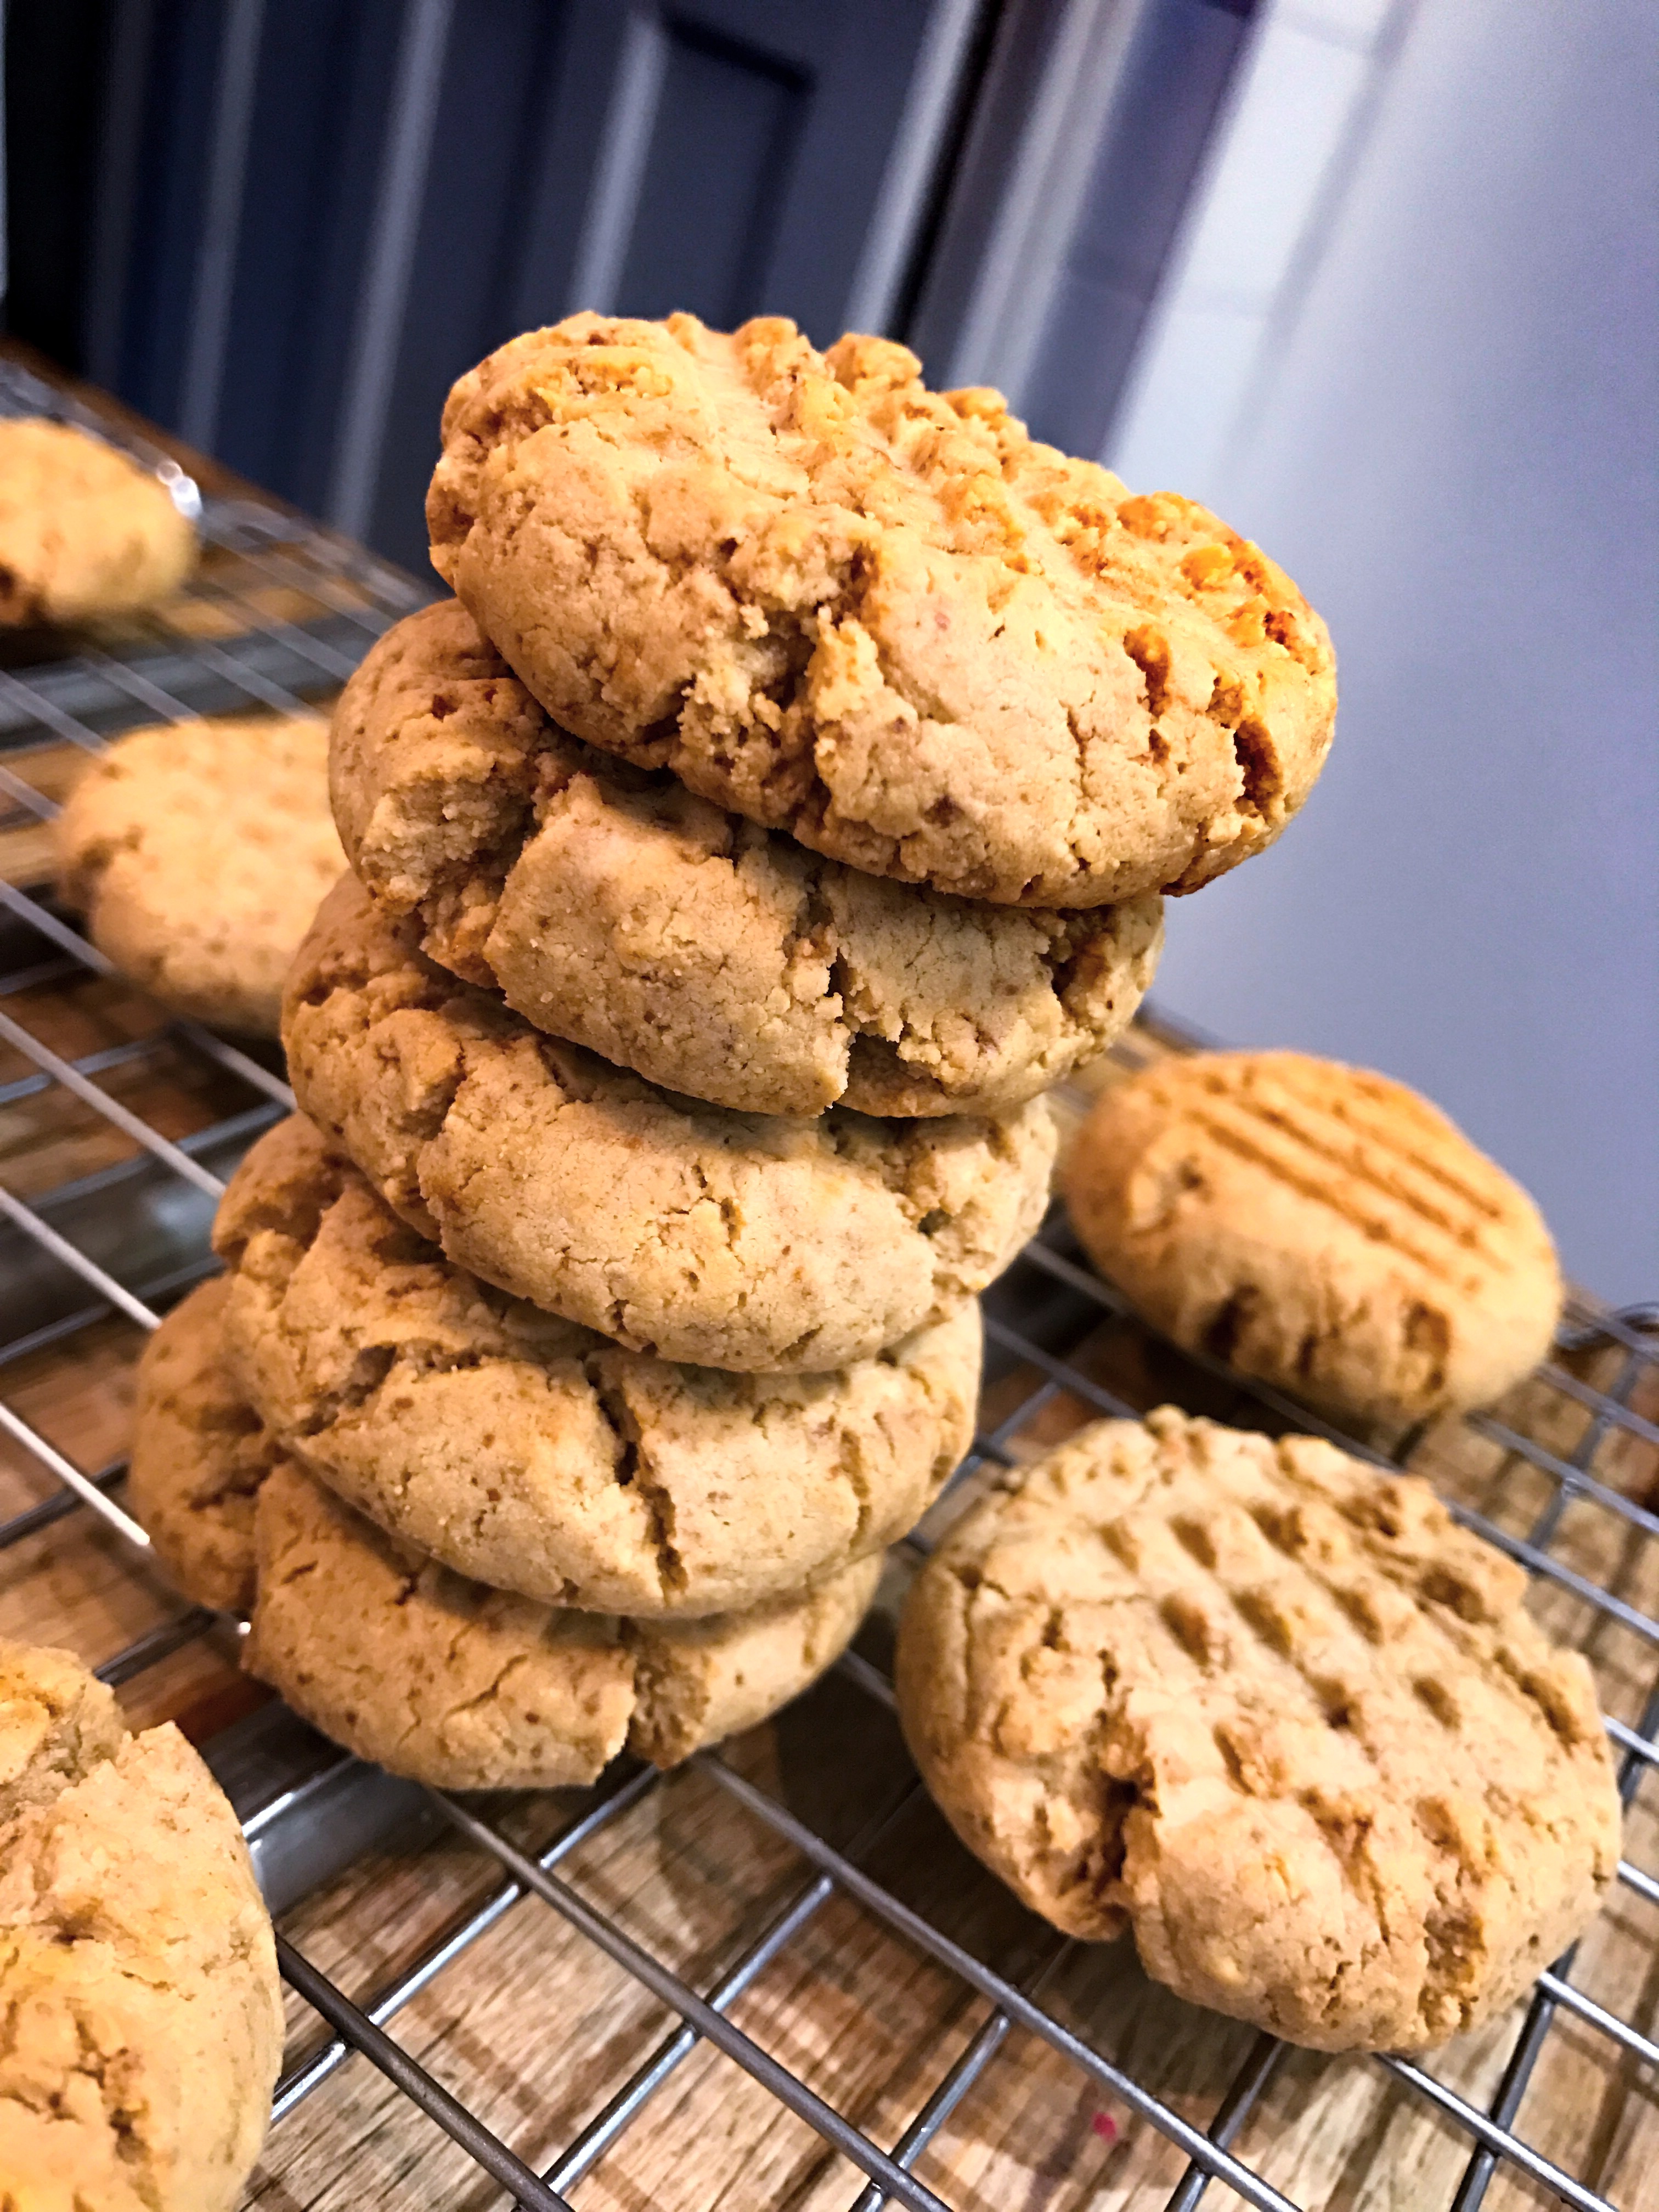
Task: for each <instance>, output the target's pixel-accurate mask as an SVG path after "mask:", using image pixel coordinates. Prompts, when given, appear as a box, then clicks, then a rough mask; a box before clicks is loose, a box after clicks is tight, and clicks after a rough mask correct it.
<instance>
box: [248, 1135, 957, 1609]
mask: <svg viewBox="0 0 1659 2212" xmlns="http://www.w3.org/2000/svg"><path fill="white" fill-rule="evenodd" d="M214 1237H215V1243H216V1246H217V1248H218V1249H219V1250H220V1251H221V1253H222V1254H223V1255H224V1256H225V1258H226V1259H227V1260H228V1261H229V1262H230V1264H231V1266H232V1267H233V1268H234V1271H235V1274H234V1282H233V1284H232V1287H231V1293H230V1297H229V1301H228V1304H227V1307H226V1312H225V1331H226V1342H227V1346H228V1352H229V1355H230V1364H231V1368H232V1371H233V1373H234V1376H235V1378H236V1382H237V1383H238V1386H239V1387H240V1389H242V1390H243V1391H244V1393H245V1394H246V1397H247V1398H248V1400H249V1401H250V1402H251V1403H252V1405H253V1407H255V1408H256V1410H257V1411H258V1413H259V1414H260V1415H261V1416H262V1418H263V1419H264V1420H265V1422H266V1423H267V1424H268V1425H269V1426H270V1428H271V1429H272V1430H273V1431H274V1432H275V1433H276V1437H277V1438H278V1439H279V1441H280V1442H281V1443H283V1445H284V1447H286V1448H287V1449H289V1450H290V1451H292V1452H293V1453H295V1455H297V1456H298V1457H300V1458H301V1459H302V1460H303V1461H304V1462H305V1463H306V1465H307V1467H308V1468H310V1469H311V1470H312V1471H313V1473H315V1474H318V1475H319V1476H320V1477H321V1478H322V1479H323V1480H325V1482H326V1483H327V1484H328V1485H329V1486H330V1487H331V1489H333V1490H335V1491H337V1492H338V1493H339V1494H340V1495H341V1496H342V1497H343V1498H346V1499H347V1500H348V1501H349V1503H350V1504H354V1505H356V1506H357V1507H358V1508H359V1509H360V1510H362V1512H364V1513H367V1514H368V1516H369V1517H370V1518H371V1519H372V1520H374V1521H376V1522H379V1523H380V1526H381V1527H382V1528H385V1529H386V1531H387V1532H388V1534H392V1535H394V1536H397V1537H399V1538H401V1539H402V1540H404V1541H406V1542H408V1543H410V1544H412V1545H413V1546H415V1547H416V1549H417V1550H420V1551H422V1552H425V1553H429V1554H430V1555H431V1556H432V1557H433V1558H435V1559H438V1560H440V1561H441V1562H442V1564H443V1565H446V1566H449V1567H453V1569H454V1570H455V1571H456V1572H457V1573H458V1574H463V1575H466V1576H468V1577H471V1579H472V1580H473V1581H476V1582H482V1583H489V1584H490V1585H491V1586H492V1587H493V1588H495V1589H510V1590H516V1591H518V1592H519V1593H520V1595H524V1596H526V1597H533V1598H538V1599H540V1600H541V1601H542V1602H543V1603H544V1604H548V1605H560V1606H575V1607H580V1608H581V1609H582V1610H584V1611H588V1612H593V1613H627V1614H629V1615H634V1616H638V1617H641V1618H647V1619H648V1618H653V1617H659V1616H662V1615H665V1614H670V1613H671V1614H677V1615H680V1614H684V1615H690V1614H700V1613H732V1612H737V1611H740V1610H742V1609H744V1608H746V1607H751V1606H757V1605H763V1604H766V1603H769V1601H772V1600H774V1599H776V1598H780V1597H786V1596H788V1595H791V1594H793V1593H797V1592H799V1591H801V1590H803V1589H817V1588H818V1587H820V1586H821V1585H822V1584H823V1583H825V1582H827V1581H828V1580H829V1578H830V1577H833V1576H834V1575H836V1573H838V1572H839V1571H840V1570H841V1569H842V1568H843V1567H844V1566H846V1565H849V1564H850V1563H851V1562H852V1561H853V1560H854V1559H868V1558H870V1557H872V1555H873V1554H874V1553H878V1552H879V1551H881V1550H883V1549H884V1547H886V1546H887V1545H888V1544H890V1543H892V1542H894V1541H896V1539H897V1538H898V1537H899V1536H901V1535H902V1534H904V1533H905V1532H906V1531H907V1530H908V1529H909V1528H913V1527H914V1526H915V1522H917V1521H918V1520H919V1519H920V1517H921V1514H922V1513H923V1511H924V1510H926V1508H927V1505H928V1504H929V1503H930V1501H931V1500H932V1499H933V1497H934V1496H935V1495H936V1494H937V1493H938V1492H939V1488H940V1486H942V1485H943V1483H944V1482H945V1479H946V1477H947V1476H948V1475H949V1474H950V1473H951V1469H952V1468H953V1467H954V1466H955V1465H956V1463H957V1461H958V1459H960V1457H961V1456H962V1454H963V1452H964V1451H965V1450H966V1449H967V1447H968V1444H969V1440H970V1438H971V1436H972V1432H973V1419H974V1407H975V1397H976V1394H977V1390H978V1384H979V1360H980V1324H979V1315H978V1310H977V1309H976V1308H975V1306H974V1305H972V1304H964V1305H963V1306H961V1307H959V1308H958V1309H957V1310H956V1312H954V1313H953V1314H952V1315H951V1316H950V1317H949V1318H948V1319H947V1320H945V1321H944V1322H939V1324H937V1325H936V1326H935V1327H933V1328H927V1329H923V1330H920V1331H918V1332H917V1334H915V1335H914V1336H911V1337H908V1338H907V1339H906V1340H905V1341H904V1342H903V1343H902V1344H900V1345H897V1346H894V1347H893V1348H892V1349H891V1350H890V1351H889V1352H884V1353H882V1354H880V1355H879V1356H878V1357H877V1358H871V1359H866V1360H861V1361H859V1362H857V1363H856V1364H854V1365H851V1366H849V1367H848V1368H845V1369H843V1370H842V1371H840V1372H839V1373H836V1374H833V1375H756V1376H744V1375H731V1374H726V1373H724V1372H723V1371H721V1370H718V1369H714V1368H697V1367H685V1366H676V1365H673V1364H670V1363H669V1362H667V1361H665V1360H661V1359H651V1358H642V1357H641V1355H640V1354H638V1353H636V1352H624V1351H623V1350H621V1349H620V1348H619V1347H618V1346H616V1345H613V1344H611V1343H608V1342H606V1341H605V1340H604V1339H603V1338H601V1337H597V1336H594V1335H593V1334H591V1333H590V1332H589V1331H587V1330H586V1329H583V1328H577V1327H575V1326H574V1324H572V1323H571V1322H564V1321H560V1320H557V1319H556V1318H555V1317H554V1316H551V1315H550V1314H546V1313H544V1312H542V1311H541V1310H539V1309H538V1308H537V1307H535V1306H532V1305H530V1304H526V1302H525V1301H524V1300H522V1299H519V1298H513V1297H508V1296H507V1295H506V1293H504V1292H502V1291H497V1290H495V1289H493V1288H492V1287H491V1286H490V1285H488V1284H485V1283H483V1282H480V1281H479V1280H478V1279H477V1278H476V1277H474V1276H471V1275H469V1274H467V1273H465V1272H464V1271H463V1270H462V1269H461V1268H459V1267H455V1266H453V1265H452V1264H451V1263H450V1262H449V1261H447V1260H446V1259H445V1258H444V1256H443V1255H442V1254H441V1252H440V1251H439V1250H438V1249H436V1247H435V1246H434V1245H432V1244H429V1243H426V1242H425V1240H424V1239H422V1237H418V1236H417V1235H416V1233H415V1231H412V1230H411V1229H410V1228H408V1227H407V1226H406V1225H404V1223H403V1222H401V1221H399V1220H398V1218H397V1217H396V1215H394V1214H392V1213H390V1212H387V1210H386V1207H385V1206H383V1205H382V1204H381V1203H380V1200H379V1199H378V1198H377V1197H376V1196H375V1195H374V1192H373V1191H372V1190H371V1189H370V1188H369V1187H368V1184H367V1183H366V1182H364V1180H363V1179H362V1176H360V1175H358V1174H357V1172H356V1170H355V1169H353V1168H351V1167H350V1166H349V1164H347V1163H346V1162H345V1160H344V1159H343V1158H341V1157H340V1156H339V1155H337V1154H335V1153H332V1152H331V1151H330V1150H329V1148H328V1146H326V1145H325V1142H324V1140H323V1139H322V1138H321V1137H320V1135H319V1133H318V1132H317V1131H316V1130H315V1129H313V1127H311V1125H310V1124H309V1123H308V1122H307V1121H303V1120H301V1119H300V1118H299V1117H298V1116H296V1117H295V1119H294V1120H293V1121H285V1122H283V1123H281V1124H279V1126H278V1127H276V1128H275V1129H273V1130H272V1131H271V1132H270V1133H269V1134H268V1135H266V1136H264V1137H263V1138H261V1139H260V1140H259V1142H258V1144H257V1145H256V1146H254V1147H253V1150H252V1152H250V1153H249V1154H248V1156H247V1158H246V1160H245V1161H244V1162H243V1164H242V1165H241V1167H240V1169H239V1170H237V1173H236V1175H235V1176H234V1179H233V1180H232V1182H231V1185H230V1188H229V1189H228V1191H227V1192H226V1194H225V1196H224V1199H223V1200H222V1202H221V1205H220V1208H219V1217H218V1220H217V1223H216V1227H215V1231H214Z"/></svg>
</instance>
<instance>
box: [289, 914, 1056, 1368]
mask: <svg viewBox="0 0 1659 2212" xmlns="http://www.w3.org/2000/svg"><path fill="white" fill-rule="evenodd" d="M418 935H419V926H418V924H417V923H416V922H415V921H413V920H409V921H402V922H398V921H394V920H393V919H392V918H391V917H390V916H389V915H386V913H385V912H384V910H383V909H381V908H379V907H378V906H377V905H376V904H375V903H374V902H373V901H372V900H371V899H370V898H369V897H368V894H367V893H366V892H365V891H364V890H363V889H362V886H361V885H360V884H358V883H357V881H356V878H354V877H349V876H348V877H346V878H343V880H342V882H341V883H340V884H339V886H338V887H337V890H334V891H332V892H331V894H330V896H329V897H328V899H327V900H326V901H325V903H324V905H323V907H322V908H321V910H320V911H319V915H318V916H317V920H316V922H315V924H314V926H313V928H312V930H311V932H310V933H309V935H308V936H307V939H306V941H305V943H304V945H302V946H301V950H300V951H299V954H298V956H297V957H296V958H295V963H294V967H293V969H292V972H291V974H290V975H289V986H288V992H287V995H286V998H285V1000H284V1006H283V1042H284V1044H285V1045H286V1047H287V1048H288V1060H289V1078H290V1079H291V1080H292V1082H293V1085H294V1089H295V1097H297V1098H298V1100H299V1102H300V1106H301V1110H302V1111H303V1112H305V1113H306V1114H307V1115H310V1117H311V1119H312V1120H313V1121H315V1122H317V1123H318V1125H319V1127H322V1128H323V1129H325V1131H327V1133H329V1134H330V1135H331V1137H332V1138H334V1139H336V1140H337V1142H338V1143H339V1144H340V1145H341V1146H342V1147H343V1149H344V1150H345V1151H346V1152H348V1153H349V1155H350V1157H351V1158H353V1159H354V1160H355V1161H356V1164H357V1165H358V1166H359V1167H360V1168H361V1169H362V1171H363V1173H364V1174H365V1175H366V1176H368V1178H369V1180H370V1182H373V1184H374V1187H375V1188H376V1189H377V1190H378V1191H379V1192H380V1195H381V1196H382V1197H383V1198H384V1199H385V1200H386V1202H387V1204H388V1205H389V1206H392V1208H393V1209H394V1210H395V1211H396V1212H398V1213H399V1214H401V1215H402V1217H403V1218H404V1220H406V1221H407V1222H409V1223H410V1225H411V1226H412V1227H414V1228H416V1229H418V1230H419V1231H421V1233H422V1236H425V1237H432V1238H434V1239H435V1241H436V1242H437V1243H441V1245H442V1246H443V1249H444V1250H445V1252H446V1253H447V1255H449V1257H450V1258H451V1259H452V1260H453V1261H456V1262H457V1264H458V1265H459V1266H461V1267H466V1268H469V1269H470V1270H471V1272H472V1273H475V1274H478V1275H482V1276H483V1277H484V1278H485V1279H486V1280H488V1281H489V1282H492V1283H495V1284H498V1285H501V1287H502V1288H503V1289H506V1290H509V1291H513V1293H514V1294H515V1295H516V1296H517V1297H526V1298H529V1299H531V1300H532V1301H533V1302H534V1303H535V1304H537V1305H539V1306H543V1307H545V1308H546V1309H547V1310H548V1311H549V1312H550V1313H558V1314H562V1315H563V1316H565V1317H566V1318H567V1319H568V1320H570V1321H574V1322H580V1323H581V1324H582V1325H583V1326H584V1327H585V1328H593V1329H597V1330H599V1332H600V1333H601V1334H605V1335H606V1336H610V1337H613V1338H614V1339H615V1340H617V1342H618V1343H619V1344H625V1345H627V1346H629V1348H630V1349H631V1350H634V1351H639V1352H656V1353H659V1355H660V1356H661V1357H662V1358H665V1359H683V1360H693V1361H696V1362H698V1363H700V1364H705V1365H708V1366H712V1367H729V1368H732V1369H734V1370H739V1371H744V1372H747V1371H752V1370H767V1371H771V1370H780V1369H799V1370H810V1371H813V1372H823V1371H828V1370H830V1369H833V1368H838V1367H842V1366H844V1365H846V1364H847V1363H848V1361H849V1360H856V1359H864V1358H868V1357H869V1356H870V1355H871V1354H872V1353H873V1352H878V1351H880V1350H881V1348H882V1347H883V1346H884V1345H889V1344H896V1342H898V1340H900V1339H901V1338H902V1337H904V1336H908V1334H910V1333H911V1331H912V1330H914V1329H917V1328H924V1327H926V1326H927V1325H928V1324H930V1323H931V1322H935V1321H937V1320H939V1318H940V1316H942V1315H944V1314H945V1313H946V1312H948V1311H949V1310H951V1308H953V1307H955V1306H957V1305H960V1304H961V1303H962V1301H963V1299H964V1298H965V1297H969V1296H971V1294H972V1293H973V1292H974V1291H977V1290H979V1289H981V1287H982V1286H983V1285H985V1284H986V1283H987V1282H988V1281H989V1280H990V1279H991V1278H992V1277H993V1276H994V1275H995V1274H996V1273H998V1272H999V1271H1000V1269H1001V1268H1002V1267H1005V1266H1006V1264H1007V1262H1008V1261H1009V1260H1011V1259H1012V1256H1013V1255H1014V1253H1015V1252H1016V1251H1018V1249H1019V1247H1020V1245H1021V1244H1023V1243H1024V1241H1025V1239H1026V1238H1027V1237H1029V1236H1030V1234H1031V1232H1032V1231H1033V1230H1034V1229H1035V1228H1036V1225H1037V1224H1038V1222H1039V1221H1040V1220H1041V1219H1042V1211H1043V1207H1044V1205H1045V1203H1046V1200H1047V1197H1048V1172H1049V1165H1050V1163H1051V1161H1052V1159H1053V1157H1054V1123H1053V1120H1052V1117H1051V1116H1050V1115H1049V1112H1048V1106H1047V1105H1046V1103H1044V1102H1043V1101H1042V1099H1033V1100H1032V1101H1031V1102H1030V1103H1029V1104H1027V1105H1024V1106H1021V1107H1018V1108H1016V1109H1013V1110H1012V1112H1010V1113H1008V1114H1006V1115H1001V1116H999V1117H997V1118H994V1119H970V1118H969V1117H967V1116H965V1115H951V1116H950V1117H948V1118H946V1119H944V1120H939V1121H871V1120H867V1119H866V1117H865V1116H864V1115H859V1114H851V1113H848V1112H847V1111H846V1110H845V1109H841V1108H836V1109H833V1110H832V1111H831V1112H829V1113H828V1114H825V1115H822V1116H821V1117H820V1118H819V1119H817V1121H785V1120H782V1119H780V1118H776V1117H762V1116H760V1115H748V1114H733V1113H731V1112H729V1111H727V1110H726V1109H725V1108H722V1107H718V1106H705V1105H701V1104H699V1103H697V1102H696V1101H695V1100H692V1099H688V1098H683V1097H676V1096H675V1094H674V1093H672V1092H671V1091H660V1090H658V1089H657V1088H656V1087H655V1086H654V1085H651V1084H648V1083H646V1082H644V1081H643V1080H642V1079H641V1078H640V1077H639V1076H636V1075H634V1074H631V1073H629V1072H628V1071H627V1070H626V1069H623V1068H618V1067H615V1066H611V1063H610V1062H609V1061H608V1060H599V1059H598V1058H597V1057H596V1056H595V1055H594V1054H592V1053H588V1052H584V1051H583V1050H582V1049H581V1048H580V1047H579V1046H576V1045H571V1044H566V1043H564V1042H561V1041H560V1040H558V1039H556V1038H554V1037H549V1036H543V1035H542V1034H541V1033H540V1032H539V1031H538V1030H533V1029H532V1028H530V1027H529V1026H528V1024H526V1023H525V1022H523V1021H521V1020H520V1018H519V1017H518V1016H517V1015H515V1014H513V1013H510V1012H507V1010H506V1009H505V1008H504V1007H503V1006H501V1004H500V1003H499V1001H498V1000H495V998H494V997H492V996H488V995H486V994H484V993H483V992H480V991H477V990H474V989H472V988H471V987H470V986H468V985H466V984H464V983H461V982H459V981H457V980H456V979H455V978H454V977H453V975H450V974H449V973H448V972H447V970H445V969H441V968H438V967H435V965H434V964H433V963H432V962H431V961H429V960H428V959H426V958H425V957H423V956H422V953H421V951H419V948H418V944H417V939H418Z"/></svg>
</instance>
